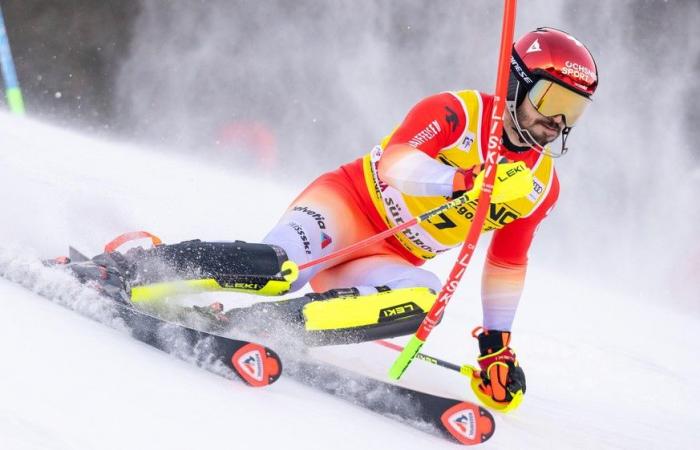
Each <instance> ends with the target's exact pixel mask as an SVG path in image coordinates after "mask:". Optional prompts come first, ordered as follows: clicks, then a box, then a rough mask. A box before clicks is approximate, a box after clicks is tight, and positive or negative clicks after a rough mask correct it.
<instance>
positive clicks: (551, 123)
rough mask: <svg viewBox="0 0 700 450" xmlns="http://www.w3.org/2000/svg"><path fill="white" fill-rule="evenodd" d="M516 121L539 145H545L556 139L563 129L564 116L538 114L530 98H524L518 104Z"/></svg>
mask: <svg viewBox="0 0 700 450" xmlns="http://www.w3.org/2000/svg"><path fill="white" fill-rule="evenodd" d="M518 123H519V124H520V127H521V128H522V129H523V130H527V131H528V132H529V133H530V135H531V136H532V137H533V138H534V139H535V141H537V143H538V144H540V145H541V146H545V145H547V144H549V143H550V142H553V141H554V140H556V139H557V138H558V137H559V135H560V134H561V132H562V130H563V129H564V126H565V122H564V116H563V115H562V114H558V115H556V116H545V115H542V114H540V113H539V112H538V111H537V110H536V109H535V107H534V106H533V104H532V103H531V102H530V99H528V98H525V100H524V101H523V102H522V103H521V104H520V106H518Z"/></svg>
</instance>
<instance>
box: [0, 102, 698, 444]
mask: <svg viewBox="0 0 700 450" xmlns="http://www.w3.org/2000/svg"><path fill="white" fill-rule="evenodd" d="M0 142H1V143H2V147H1V148H0V204H2V211H3V212H2V220H0V235H1V236H2V237H3V240H2V244H1V245H0V272H3V273H7V272H8V271H12V273H13V274H14V276H17V274H18V273H21V272H18V270H19V271H21V270H27V271H28V272H27V273H28V274H30V273H32V272H31V270H30V269H31V268H28V267H25V266H23V265H22V261H25V259H26V257H27V256H29V257H51V256H56V255H60V254H65V253H66V249H67V245H68V244H73V245H74V246H76V247H77V248H78V249H81V250H83V251H85V252H86V253H89V254H95V253H98V252H100V247H101V246H102V245H103V244H104V243H105V242H107V241H108V240H109V239H111V238H112V237H114V236H116V235H118V234H120V233H122V232H124V231H130V230H139V229H146V230H150V231H152V232H154V233H156V234H158V235H159V236H161V237H162V238H163V239H164V240H165V241H166V242H177V241H180V240H185V239H190V238H195V237H196V238H201V239H209V240H233V239H243V240H249V241H256V240H259V239H260V238H261V237H262V235H263V233H264V231H265V230H266V229H268V228H269V227H270V226H272V225H273V224H274V222H275V221H276V220H277V218H278V215H279V214H280V213H281V212H282V210H283V209H284V207H285V206H286V205H287V204H288V203H289V201H291V200H292V199H293V197H294V195H295V194H296V192H297V191H298V190H299V189H300V188H301V187H302V186H301V185H291V184H290V185H279V186H276V185H274V184H272V183H271V182H270V181H268V180H265V179H255V178H252V177H251V176H249V175H244V174H242V173H236V172H233V171H231V170H228V169H224V168H220V167H213V166H211V167H210V166H207V165H205V164H204V163H203V162H202V161H201V160H195V159H187V158H184V157H175V156H172V155H166V154H161V153H157V152H155V151H148V150H143V149H138V148H133V147H130V146H129V145H120V144H118V143H106V142H101V141H98V140H95V139H92V138H87V137H84V136H80V135H77V134H74V133H72V132H68V131H65V130H61V129H57V128H54V127H50V126H47V125H44V124H40V123H36V122H33V121H30V120H26V119H17V118H14V117H10V116H8V115H5V114H0ZM251 186H255V189H254V190H252V189H251ZM253 192H254V195H251V193H253ZM477 256H482V255H477ZM452 262H453V261H451V258H450V257H449V256H447V257H443V258H442V260H441V261H439V262H436V263H433V264H431V265H430V267H431V268H432V269H434V270H436V271H437V272H438V273H440V274H443V276H444V274H446V273H447V272H448V270H449V266H450V265H451V264H452ZM479 264H480V261H479V258H477V261H476V262H475V265H476V266H478V265H479ZM23 267H24V269H23ZM478 272H479V271H478V270H475V269H472V270H470V271H469V273H468V275H467V277H466V278H465V280H464V281H463V283H462V288H461V289H460V291H459V295H458V297H457V299H455V300H454V301H453V302H452V303H451V304H450V307H449V309H448V314H447V315H446V318H445V320H444V321H443V324H442V325H441V326H440V327H438V328H437V329H436V331H435V332H434V333H433V336H431V339H430V341H429V342H428V344H427V345H426V346H425V348H424V350H425V351H426V352H427V353H432V354H434V355H435V356H438V357H442V358H445V359H449V360H451V361H454V362H460V363H464V362H471V361H473V359H474V357H475V354H476V348H475V345H474V343H473V342H472V340H471V338H470V337H469V330H470V329H471V328H472V327H473V326H474V325H476V324H478V323H479V321H480V305H479V302H478V286H479V283H478V278H479V273H478ZM47 286H48V287H46V288H47V289H52V286H58V287H55V289H61V288H60V286H63V285H62V284H61V283H57V284H55V285H52V284H49V285H47ZM563 292H566V293H567V295H566V300H564V296H563V295H562V293H563ZM68 294H69V293H68ZM88 297H89V296H88ZM217 298H218V299H220V300H224V301H225V302H226V303H229V304H235V303H237V302H240V301H243V300H242V299H241V298H240V296H219V297H217ZM535 299H537V300H536V301H535ZM208 300H210V298H206V297H205V298H202V299H196V300H194V299H193V300H192V301H198V302H205V301H208ZM0 301H1V302H2V311H3V312H2V314H0V342H2V344H0V348H2V353H1V355H2V363H1V365H0V367H1V369H0V449H12V450H20V449H21V450H29V449H32V450H33V449H42V450H44V449H51V450H67V449H81V450H82V449H133V450H136V449H161V448H162V449H166V448H167V449H173V450H174V449H196V448H235V449H248V448H263V449H267V448H270V449H272V448H288V449H326V448H334V449H357V448H368V449H371V448H384V449H394V448H396V449H399V448H400V449H411V448H431V449H437V448H456V446H455V445H454V444H450V443H447V442H445V441H442V440H440V439H438V438H435V437H433V436H430V435H428V434H425V433H423V432H421V431H418V430H415V429H412V428H409V427H406V426H405V425H402V424H398V423H396V422H394V421H392V420H391V419H387V418H384V417H381V416H377V415H375V414H373V413H370V412H367V411H365V410H363V409H360V408H357V407H354V406H352V405H350V404H348V403H346V402H343V401H341V400H338V399H335V398H333V397H329V396H327V395H325V394H321V393H319V392H316V391H314V390H312V389H309V388H307V387H304V386H301V385H299V384H297V383H296V382H294V381H293V380H289V379H285V378H284V377H282V378H281V379H280V380H279V381H278V382H277V383H276V384H275V385H273V386H270V387H268V388H264V389H252V388H248V387H246V386H244V385H243V384H240V383H235V382H232V381H229V380H226V379H224V378H221V377H217V376H215V375H212V374H210V373H208V372H205V371H203V370H201V369H198V368H196V367H194V366H191V365H188V364H186V363H184V362H182V361H179V360H176V359H174V358H172V357H170V356H168V355H166V354H163V353H161V352H159V351H157V350H154V349H152V348H150V347H148V346H146V345H144V344H141V343H139V342H137V341H135V340H133V339H131V338H129V337H128V336H127V335H126V334H124V333H123V332H120V331H119V330H115V329H111V328H109V327H106V326H104V325H102V324H100V323H98V322H95V321H91V320H89V319H86V318H85V317H81V316H80V315H79V314H76V313H74V312H72V311H70V310H68V309H66V308H64V307H62V306H59V305H57V304H55V303H51V302H49V301H47V300H45V299H44V298H42V297H39V296H38V295H36V294H34V293H32V292H30V291H28V290H26V289H24V288H22V287H20V286H19V285H17V284H15V283H12V282H10V281H7V280H6V279H3V278H0ZM248 301H249V300H248ZM76 302H78V303H77V304H76V303H73V304H72V305H71V306H72V307H73V308H77V309H79V310H81V311H83V312H84V313H85V312H86V313H87V314H88V315H92V316H95V315H96V314H97V312H99V311H97V312H95V311H91V309H90V303H89V302H90V300H89V298H76ZM699 325H700V324H698V319H697V318H695V317H693V316H688V315H682V314H680V313H678V312H675V311H674V310H671V309H665V308H664V307H662V306H659V307H651V306H649V304H648V303H644V304H637V303H636V301H635V300H634V299H632V298H629V299H628V298H625V297H624V296H620V295H619V294H613V293H610V292H608V291H604V290H602V289H598V288H596V287H595V285H594V284H593V283H591V282H590V280H576V279H572V278H569V277H568V276H567V274H566V272H564V271H562V272H561V273H550V272H547V271H544V270H542V269H538V268H537V267H532V268H531V270H530V273H529V276H528V285H527V289H526V296H525V298H524V300H523V304H522V305H521V308H520V311H519V313H518V326H517V334H516V335H515V337H514V346H515V347H516V349H517V350H518V355H519V358H520V359H521V361H522V364H523V366H524V368H525V371H526V374H527V377H528V391H527V395H526V398H525V401H524V403H523V405H522V406H521V407H520V408H519V410H518V411H516V412H514V413H512V414H510V415H508V416H503V415H499V416H497V430H496V434H495V436H494V437H493V438H492V440H491V441H489V442H488V443H487V444H485V445H484V448H494V449H496V448H498V449H514V448H519V449H520V448H527V449H530V448H532V449H542V448H557V449H560V448H581V449H590V448H635V449H636V448H691V447H694V445H693V444H694V443H696V442H697V441H698V439H700V431H699V430H698V427H697V423H698V419H699V418H700V417H699V415H698V413H697V410H696V408H695V407H694V406H695V405H694V403H695V400H696V399H697V398H698V396H699V395H700V388H699V387H698V382H697V375H696V374H697V373H698V369H700V363H698V358H697V357H696V349H697V342H698V341H699V339H700V331H699V330H700V327H699ZM396 341H397V342H404V340H403V339H397V340H396ZM318 354H319V356H321V357H323V358H327V359H329V360H332V361H334V362H336V363H338V364H342V365H344V366H347V367H351V368H354V369H356V370H361V371H364V372H367V373H371V374H373V375H375V376H378V377H381V376H382V375H383V373H384V372H385V371H386V369H387V368H388V367H389V365H390V363H391V361H392V360H393V357H394V356H395V354H394V353H392V351H390V350H388V349H385V348H383V347H379V346H378V345H375V344H371V343H368V344H362V345H352V346H343V347H335V348H324V349H319V350H318ZM403 383H406V384H407V385H409V386H414V387H415V386H418V387H422V388H424V389H427V390H430V391H431V392H434V393H437V394H443V395H450V396H458V397H462V398H465V399H472V400H473V399H474V398H473V395H472V394H471V392H470V390H469V388H468V386H467V380H466V379H465V378H464V377H462V376H460V375H458V374H456V373H453V372H449V371H446V370H444V369H440V368H436V367H433V366H428V365H426V364H425V363H422V362H416V363H415V364H414V365H413V366H412V367H411V368H410V369H409V372H408V373H407V375H406V376H405V377H404V380H403Z"/></svg>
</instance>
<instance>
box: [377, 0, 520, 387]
mask: <svg viewBox="0 0 700 450" xmlns="http://www.w3.org/2000/svg"><path fill="white" fill-rule="evenodd" d="M516 3H517V2H516V0H505V8H504V11H503V27H502V29H501V47H500V52H499V57H498V75H497V77H496V93H495V95H494V98H493V112H492V114H491V122H490V129H489V141H488V149H487V152H486V161H485V165H484V172H485V174H484V185H483V188H482V189H481V194H480V195H479V200H478V203H477V208H476V212H475V213H474V219H473V221H472V224H471V227H470V228H469V233H468V234H467V239H466V240H465V241H464V245H463V246H462V250H461V251H460V252H459V257H458V258H457V262H456V263H455V265H454V267H453V268H452V271H451V272H450V275H449V277H448V278H447V281H446V282H445V284H444V285H443V287H442V289H441V290H440V293H439V294H438V296H437V299H436V300H435V303H434V304H433V307H432V308H431V309H430V311H429V312H428V314H427V315H426V316H425V319H423V322H422V323H421V325H420V326H419V327H418V331H416V333H415V334H414V335H413V336H412V337H411V340H410V341H409V342H408V344H407V345H406V347H405V348H404V350H403V351H402V352H401V354H400V355H399V357H398V358H397V359H396V361H395V362H394V364H393V365H392V367H391V368H390V369H389V376H390V377H391V378H393V379H399V378H400V377H401V375H403V373H404V372H405V371H406V369H407V368H408V366H409V365H410V364H411V362H412V361H413V359H414V358H415V356H416V354H417V353H419V352H420V349H421V347H422V346H423V344H424V343H425V341H426V340H427V339H428V336H429V335H430V333H431V332H432V331H433V328H435V326H436V325H437V324H438V322H440V319H441V318H442V315H443V314H444V312H445V308H446V307H447V304H448V302H449V301H450V299H451V298H452V296H453V295H454V293H455V291H456V290H457V287H458V286H459V282H460V280H461V279H462V275H464V272H465V271H466V269H467V266H468V265H469V261H470V260H471V258H472V255H473V254H474V250H475V249H476V244H477V242H478V240H479V236H480V235H481V230H482V228H483V226H484V221H485V219H486V213H487V212H488V208H489V205H490V204H491V192H492V191H493V182H494V179H495V176H496V163H497V160H498V155H499V154H500V150H501V134H502V132H503V112H504V110H505V97H506V94H507V92H508V77H509V73H510V70H509V69H510V68H509V66H510V55H511V46H512V45H513V34H514V29H515V9H516V6H517V5H516Z"/></svg>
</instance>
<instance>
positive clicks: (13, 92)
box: [0, 7, 24, 115]
mask: <svg viewBox="0 0 700 450" xmlns="http://www.w3.org/2000/svg"><path fill="white" fill-rule="evenodd" d="M0 66H2V78H3V79H4V80H5V95H6V96H7V104H8V106H9V107H10V111H12V112H13V113H15V114H19V115H22V114H24V100H22V91H20V89H19V82H18V81H17V72H15V64H14V62H13V60H12V52H11V51H10V40H9V39H8V38H7V29H6V28H5V18H4V17H3V15H2V7H0Z"/></svg>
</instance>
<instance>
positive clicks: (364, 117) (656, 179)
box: [0, 0, 700, 314]
mask: <svg viewBox="0 0 700 450" xmlns="http://www.w3.org/2000/svg"><path fill="white" fill-rule="evenodd" d="M1 6H2V8H3V12H4V14H5V20H6V26H7V32H8V36H9V39H10V43H11V45H12V50H13V54H14V58H15V64H16V67H17V72H18V77H19V81H20V84H21V87H22V90H23V94H24V97H25V103H26V108H27V113H28V115H29V116H31V117H33V118H39V119H41V120H46V121H50V122H52V123H56V124H59V125H61V126H65V127H70V128H73V129H78V130H81V131H83V132H85V133H89V134H93V135H98V136H104V137H107V138H108V139H110V140H115V141H120V142H127V141H128V142H135V143H143V144H147V145H148V146H149V147H151V148H154V149H157V150H158V151H160V152H162V155H163V157H164V158H165V157H167V154H168V153H167V152H181V153H188V154H190V155H197V157H198V158H201V160H202V161H206V162H207V163H210V164H213V165H217V166H220V167H222V168H225V169H226V170H230V173H231V176H236V174H237V173H242V172H246V173H251V172H255V171H258V172H259V173H260V178H259V179H260V180H261V181H260V182H262V183H264V182H269V183H276V182H277V181H278V180H297V181H296V182H297V184H299V183H302V182H303V181H302V180H308V181H310V180H311V179H312V178H313V177H315V176H316V175H318V174H320V173H322V172H324V171H327V170H331V169H334V168H335V167H337V166H338V165H339V164H341V163H344V162H347V161H350V160H352V159H355V158H357V157H359V156H360V155H362V154H363V153H365V152H367V151H369V149H370V148H371V147H372V146H373V145H374V144H375V143H377V142H378V140H379V139H380V138H381V137H382V136H384V135H385V134H387V133H388V132H390V131H391V129H392V128H393V127H394V126H395V125H397V124H398V123H399V122H400V121H401V120H402V118H403V116H404V114H405V113H406V112H407V110H408V109H409V108H410V107H411V105H413V104H414V103H415V102H417V101H418V100H419V99H421V98H422V97H424V96H427V95H430V94H432V93H435V92H439V91H444V90H458V89H479V90H483V91H486V92H491V91H492V89H493V86H494V84H495V69H496V63H497V61H496V54H497V49H498V45H499V38H500V20H501V8H502V5H501V2H494V1H492V0H459V1H458V0H443V1H440V2H426V1H417V0H411V1H408V0H332V1H322V0H296V1H285V0H258V1H252V0H248V1H246V0H208V1H207V0H198V1H172V0H122V1H119V2H96V1H91V0H60V1H59V0H54V1H51V0H4V1H2V3H1ZM517 20H518V22H517V23H518V25H517V28H516V35H520V34H522V33H524V32H527V31H529V30H531V29H534V28H536V27H538V26H553V27H556V28H561V29H564V30H566V31H569V32H570V33H572V34H573V35H574V36H576V37H577V38H578V39H579V40H581V41H582V42H584V43H585V44H586V45H587V46H588V47H589V49H590V50H591V52H592V53H593V54H594V56H595V57H596V59H597V63H598V67H599V70H600V87H599V89H598V91H597V93H596V96H595V99H594V104H593V105H592V107H591V108H590V109H589V111H588V112H587V114H586V116H585V117H584V119H583V120H582V121H581V124H580V125H579V126H578V127H577V129H575V130H574V131H573V133H572V136H571V138H570V140H569V147H570V152H569V154H567V156H566V157H564V158H563V159H561V160H559V161H557V167H558V172H559V176H560V179H561V182H562V194H561V196H560V201H559V204H558V205H557V208H556V209H555V212H554V213H553V214H552V216H551V218H550V219H549V220H547V221H546V222H545V223H544V224H543V226H542V229H541V230H539V235H540V236H539V238H538V239H537V240H536V243H535V245H534V247H533V250H532V252H531V260H532V262H533V264H538V265H546V266H552V267H554V268H557V269H559V272H560V273H566V274H568V275H570V276H572V277H576V278H583V279H586V278H590V279H591V280H595V282H596V284H598V285H600V284H601V283H604V284H607V285H609V286H610V287H611V288H612V289H621V290H624V291H625V292H626V293H627V294H632V295H636V296H638V297H639V299H640V301H649V300H650V301H654V302H662V303H665V304H673V305H677V306H678V307H680V308H682V309H683V310H685V311H689V312H692V313H694V314H698V313H700V294H698V292H700V240H699V239H698V238H697V232H696V230H697V229H698V225H697V223H698V220H700V207H699V206H698V201H697V199H696V192H697V190H698V188H700V150H698V148H697V146H696V145H695V142H697V140H698V138H700V128H698V121H699V120H700V106H699V104H698V102H697V100H696V96H697V92H698V89H697V84H696V81H695V80H696V78H697V73H698V70H699V69H700V33H698V31H697V24H698V23H700V2H698V1H697V0H668V1H663V0H636V1H632V0H620V1H615V2H609V1H603V0H591V1H587V2H581V1H573V0H561V1H557V2H551V1H539V0H537V1H535V0H520V2H519V5H518V19H517ZM2 107H4V105H3V106H2ZM1 142H2V136H0V143H1ZM13 151H17V150H13ZM125 182H130V181H129V180H128V179H125ZM201 182H202V183H206V180H201ZM236 195H239V194H236V193H231V196H232V198H233V199H235V196H236ZM240 195H255V187H254V186H251V190H250V191H249V192H247V193H245V194H240ZM232 203H233V201H232ZM280 213H281V211H280ZM235 237H236V236H222V239H229V238H230V239H233V238H235ZM261 237H262V236H261ZM561 296H562V301H566V293H565V292H562V293H561Z"/></svg>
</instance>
